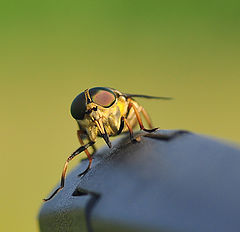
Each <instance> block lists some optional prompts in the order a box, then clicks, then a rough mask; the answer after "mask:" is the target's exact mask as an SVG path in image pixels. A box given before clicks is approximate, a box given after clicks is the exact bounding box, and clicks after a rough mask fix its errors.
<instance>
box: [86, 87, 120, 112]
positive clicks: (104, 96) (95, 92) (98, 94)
mask: <svg viewBox="0 0 240 232" xmlns="http://www.w3.org/2000/svg"><path fill="white" fill-rule="evenodd" d="M89 94H90V96H91V98H92V101H93V102H94V103H96V104H98V105H100V106H103V107H106V108H107V107H110V106H112V105H113V104H114V102H115V101H116V96H115V94H114V92H113V91H112V90H110V89H108V88H104V87H96V88H92V89H90V90H89Z"/></svg>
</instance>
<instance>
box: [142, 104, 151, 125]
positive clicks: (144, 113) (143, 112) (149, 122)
mask: <svg viewBox="0 0 240 232" xmlns="http://www.w3.org/2000/svg"><path fill="white" fill-rule="evenodd" d="M140 112H141V113H142V114H143V117H144V118H145V119H146V121H147V124H148V126H149V127H150V128H151V129H152V128H153V126H152V121H151V119H150V117H149V115H148V113H147V111H146V110H145V109H144V108H143V107H142V109H141V111H140Z"/></svg>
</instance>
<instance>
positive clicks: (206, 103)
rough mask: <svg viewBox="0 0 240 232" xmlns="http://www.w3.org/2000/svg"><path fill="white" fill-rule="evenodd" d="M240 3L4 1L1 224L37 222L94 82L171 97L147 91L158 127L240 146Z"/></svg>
mask: <svg viewBox="0 0 240 232" xmlns="http://www.w3.org/2000/svg"><path fill="white" fill-rule="evenodd" d="M239 12H240V2H239V1H233V0H228V1H227V0H225V1H221V0H216V1H211V0H210V1H203V0H202V1H194V0H193V1H184V0H183V1H177V0H172V1H140V0H138V1H137V0H135V1H133V0H126V1H123V0H118V1H114V0H113V1H97V0H95V1H92V0H91V1H80V0H75V1H56V0H41V1H36V0H32V1H29V0H28V1H24V0H23V1H11V0H10V1H7V0H3V1H1V3H0V65H1V67H0V78H1V84H0V101H1V114H0V122H1V129H0V136H1V146H0V155H1V171H0V173H1V191H0V218H1V223H0V231H18V232H32V231H37V230H38V224H37V214H38V210H39V207H40V206H41V204H42V198H44V197H46V196H47V194H48V193H49V192H50V191H51V189H52V188H53V187H54V186H55V184H56V183H57V181H58V180H59V178H60V174H61V171H62V167H63V164H64V161H65V159H66V158H67V156H68V155H69V154H70V153H71V152H72V151H73V150H75V149H76V148H77V147H78V145H79V144H78V141H77V136H76V129H77V126H76V123H75V122H74V120H73V119H72V118H71V116H70V113H69V108H70V104H71V101H72V100H73V98H74V97H75V96H76V95H77V94H78V93H80V92H81V91H83V90H84V89H86V88H89V87H93V86H109V87H113V88H116V89H118V90H120V91H123V92H128V93H140V94H150V95H156V96H172V97H174V98H175V100H174V101H156V100H151V101H150V100H143V99H141V100H139V102H140V103H141V104H142V105H143V106H145V108H146V109H147V111H148V112H149V113H150V115H151V117H152V119H153V122H154V125H155V126H160V127H161V128H163V129H177V128H181V129H187V130H191V131H194V132H197V133H203V134H207V135H211V136H215V137H218V138H224V139H227V140H229V141H233V142H235V143H236V144H239V143H240V135H239V131H240V124H239V119H240V107H239V101H240V93H239V89H240V14H239ZM76 162H77V161H74V162H73V165H74V164H76ZM73 165H72V166H73Z"/></svg>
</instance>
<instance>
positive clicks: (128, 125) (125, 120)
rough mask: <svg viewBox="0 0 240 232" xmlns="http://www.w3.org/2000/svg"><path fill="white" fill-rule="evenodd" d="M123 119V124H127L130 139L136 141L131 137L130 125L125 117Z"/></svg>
mask: <svg viewBox="0 0 240 232" xmlns="http://www.w3.org/2000/svg"><path fill="white" fill-rule="evenodd" d="M123 120H124V122H125V124H126V125H127V128H128V131H129V135H130V139H131V141H132V142H136V140H135V139H134V138H133V129H132V127H131V125H130V124H129V123H128V120H127V119H126V118H125V117H123Z"/></svg>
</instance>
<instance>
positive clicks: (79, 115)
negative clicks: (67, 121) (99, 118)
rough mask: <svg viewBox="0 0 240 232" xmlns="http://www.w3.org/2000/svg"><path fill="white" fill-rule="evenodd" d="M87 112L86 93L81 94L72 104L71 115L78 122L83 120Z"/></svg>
mask: <svg viewBox="0 0 240 232" xmlns="http://www.w3.org/2000/svg"><path fill="white" fill-rule="evenodd" d="M85 112H86V99H85V94H84V92H82V93H80V94H79V95H78V96H77V97H76V98H75V99H74V100H73V102H72V105H71V115H72V116H73V118H75V119H76V120H82V119H83V118H84V115H85Z"/></svg>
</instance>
